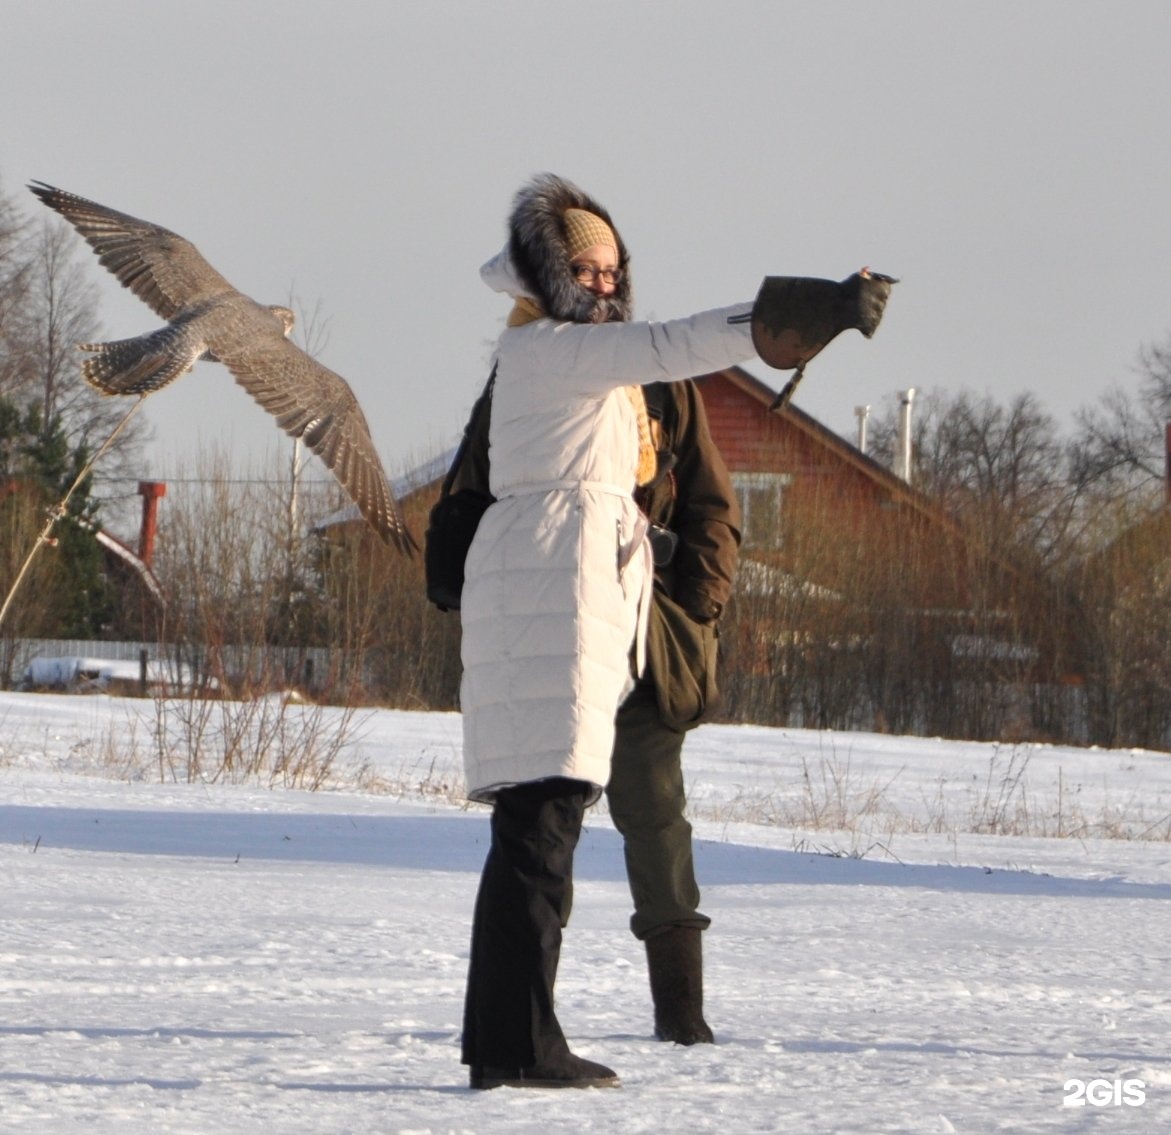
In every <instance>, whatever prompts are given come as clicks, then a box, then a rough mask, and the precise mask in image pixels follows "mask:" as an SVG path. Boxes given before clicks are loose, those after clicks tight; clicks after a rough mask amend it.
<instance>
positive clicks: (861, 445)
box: [854, 406, 870, 453]
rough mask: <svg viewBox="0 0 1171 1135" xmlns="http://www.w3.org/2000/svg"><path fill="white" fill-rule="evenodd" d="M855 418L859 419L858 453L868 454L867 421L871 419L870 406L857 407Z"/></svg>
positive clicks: (855, 408)
mask: <svg viewBox="0 0 1171 1135" xmlns="http://www.w3.org/2000/svg"><path fill="white" fill-rule="evenodd" d="M854 417H855V418H857V419H858V451H859V452H860V453H865V452H866V420H867V418H869V417H870V407H869V406H855V407H854Z"/></svg>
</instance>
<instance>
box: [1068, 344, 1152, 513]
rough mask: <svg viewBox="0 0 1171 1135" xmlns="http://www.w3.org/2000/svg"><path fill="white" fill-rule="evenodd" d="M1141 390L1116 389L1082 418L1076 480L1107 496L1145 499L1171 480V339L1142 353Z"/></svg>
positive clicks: (1076, 444)
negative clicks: (1169, 459) (1170, 464)
mask: <svg viewBox="0 0 1171 1135" xmlns="http://www.w3.org/2000/svg"><path fill="white" fill-rule="evenodd" d="M1136 370H1137V372H1138V375H1139V383H1138V389H1137V390H1135V391H1131V390H1127V389H1124V388H1123V387H1122V386H1120V385H1118V384H1115V385H1114V386H1113V387H1112V388H1111V389H1110V390H1108V391H1106V393H1105V394H1103V395H1102V397H1101V398H1100V399H1099V400H1098V404H1097V406H1095V407H1093V408H1091V409H1083V410H1080V411H1079V412H1078V414H1077V421H1078V426H1079V429H1078V433H1077V436H1076V438H1075V440H1074V449H1073V452H1074V466H1073V475H1074V478H1075V479H1076V480H1077V481H1078V482H1079V483H1080V484H1082V485H1085V486H1088V487H1090V488H1093V489H1094V490H1096V491H1097V492H1098V493H1099V494H1102V495H1112V496H1117V495H1119V494H1122V493H1130V494H1135V495H1137V496H1139V497H1140V498H1141V497H1144V496H1149V495H1152V494H1153V493H1155V492H1157V491H1158V490H1159V489H1160V487H1161V485H1162V482H1163V478H1164V477H1165V475H1166V466H1165V460H1166V459H1165V448H1164V436H1165V433H1164V431H1165V428H1166V423H1167V422H1168V421H1171V338H1168V339H1167V340H1166V341H1165V342H1164V343H1162V344H1161V345H1156V346H1150V347H1144V348H1143V349H1142V350H1141V351H1140V352H1139V359H1138V364H1137V366H1136Z"/></svg>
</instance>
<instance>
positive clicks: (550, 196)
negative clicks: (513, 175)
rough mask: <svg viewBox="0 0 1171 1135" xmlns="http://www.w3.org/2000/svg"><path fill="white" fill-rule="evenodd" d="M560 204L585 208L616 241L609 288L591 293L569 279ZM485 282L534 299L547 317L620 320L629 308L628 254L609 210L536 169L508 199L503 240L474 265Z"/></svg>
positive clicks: (631, 303) (580, 320)
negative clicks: (615, 276) (617, 275)
mask: <svg viewBox="0 0 1171 1135" xmlns="http://www.w3.org/2000/svg"><path fill="white" fill-rule="evenodd" d="M566 209H585V210H586V211H587V212H590V213H594V214H595V215H596V216H599V217H601V218H602V220H604V221H605V222H606V224H608V225H609V226H610V229H611V230H612V231H613V233H614V239H615V240H617V242H618V266H619V267H620V268H621V269H622V279H621V280H620V281H619V283H618V286H617V287H616V289H615V291H614V294H613V295H610V296H596V295H594V293H593V292H591V291H590V290H589V289H588V288H586V287H584V286H583V285H582V284H579V283H578V282H577V280H576V279H574V276H573V273H572V272H571V271H570V269H569V253H568V247H567V243H566V237H565V221H564V215H565V210H566ZM480 275H481V277H482V278H483V280H484V282H485V283H486V284H488V286H489V287H491V288H493V289H494V290H496V291H501V292H507V293H508V294H509V295H512V296H519V295H524V296H528V297H529V298H530V299H533V300H536V301H537V303H539V304H540V305H541V307H542V308H543V309H544V311H545V313H546V314H547V315H549V316H550V317H551V318H553V319H558V320H564V321H568V322H571V323H611V322H626V321H627V320H629V319H630V318H631V316H632V314H633V310H634V299H633V293H632V290H631V285H630V255H629V253H628V252H627V251H626V245H625V244H623V242H622V237H621V236H620V235H619V233H618V230H617V228H615V226H614V223H613V221H611V220H610V214H609V213H607V212H606V210H605V209H604V208H603V207H602V206H601V205H599V204H598V202H596V201H595V200H594V199H593V198H592V197H590V196H589V195H588V194H586V193H584V192H583V191H582V190H580V189H578V187H577V186H576V185H574V184H572V183H571V182H568V181H566V180H565V179H564V178H560V177H557V176H555V175H554V174H551V173H545V174H540V175H539V176H537V177H535V178H534V179H533V180H532V181H531V182H530V183H529V184H528V185H526V186H524V187H523V188H522V189H521V190H520V191H519V192H518V193H517V195H516V197H515V198H514V199H513V204H512V212H511V214H510V215H509V218H508V244H507V245H506V246H505V248H504V250H503V251H502V252H501V253H500V254H499V255H498V256H496V257H495V258H493V259H492V260H490V261H489V262H488V263H487V264H485V265H484V267H483V268H482V269H481V270H480Z"/></svg>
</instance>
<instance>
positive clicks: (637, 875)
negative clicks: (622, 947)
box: [606, 682, 711, 939]
mask: <svg viewBox="0 0 1171 1135" xmlns="http://www.w3.org/2000/svg"><path fill="white" fill-rule="evenodd" d="M616 724H617V732H616V736H615V740H614V756H613V759H612V761H611V763H610V783H609V784H607V785H606V797H607V799H608V800H609V802H610V815H611V816H612V817H613V820H614V826H615V827H616V828H617V829H618V830H619V831H620V832H621V833H622V838H623V840H624V841H625V843H624V848H625V854H626V875H627V878H628V879H629V881H630V894H631V897H632V898H633V899H634V914H633V916H632V917H631V919H630V928H631V930H632V931H633V932H634V935H635V937H636V938H640V939H645V938H650V937H653V936H654V935H655V934H656V933H659V932H661V931H663V930H666V929H668V928H670V927H672V926H694V927H696V928H698V929H700V930H706V929H707V927H708V926H709V925H710V923H711V919H710V918H708V917H707V915H705V914H701V913H700V912H699V910H698V909H697V908H698V906H699V887H698V886H697V885H696V882H695V863H694V860H693V858H692V850H691V825H690V824H689V823H688V822H687V819H686V817H685V816H684V809H685V807H686V805H687V796H686V793H685V790H684V785H683V765H682V753H683V741H684V738H685V737H686V736H687V735H686V734H685V733H680V732H678V731H677V730H675V729H671V728H669V727H668V726H666V725H664V724H663V720H662V718H661V717H660V716H659V707H658V702H657V699H656V697H655V689H654V686H653V685H652V684H651V683H650V682H639V683H638V685H637V686H635V688H634V690H633V692H632V693H631V694H630V696H629V697H628V698H627V699H626V701H624V702H623V703H622V705H621V706H620V707H619V710H618V717H617V722H616Z"/></svg>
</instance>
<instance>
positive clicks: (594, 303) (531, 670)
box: [460, 175, 754, 1087]
mask: <svg viewBox="0 0 1171 1135" xmlns="http://www.w3.org/2000/svg"><path fill="white" fill-rule="evenodd" d="M628 261H629V257H628V255H627V252H626V248H625V246H624V245H623V243H622V241H621V239H620V238H619V236H618V234H617V232H616V230H615V229H614V226H613V225H612V223H611V222H610V218H609V215H608V214H607V213H606V211H605V210H604V209H603V208H602V207H601V206H600V205H598V204H597V202H595V201H593V200H592V199H591V198H589V197H588V196H586V195H585V194H584V193H583V192H582V191H581V190H579V189H577V187H575V186H573V185H571V184H570V183H568V182H566V181H563V180H562V179H560V178H556V177H553V176H551V175H544V176H542V177H539V178H536V179H535V180H534V181H533V182H532V183H531V184H530V185H528V186H527V187H525V188H524V189H522V190H521V191H520V193H519V194H518V195H517V197H516V200H515V202H514V205H513V210H512V213H511V216H510V219H509V242H508V245H507V246H506V248H505V249H504V251H503V252H502V253H501V254H500V255H499V256H497V257H496V258H495V259H494V260H492V261H490V262H489V263H488V264H487V265H485V267H484V269H483V271H482V275H483V278H484V280H485V282H486V283H487V284H488V285H489V286H490V287H492V288H494V289H495V290H497V291H500V292H504V293H506V294H507V295H509V296H511V297H512V299H513V301H514V307H513V310H512V313H511V315H510V316H509V319H508V327H507V328H506V330H505V331H504V333H503V334H502V335H501V337H500V341H499V345H498V347H497V353H496V379H495V387H494V391H493V395H492V408H491V425H490V430H489V447H490V448H489V459H490V480H491V487H492V493H493V495H494V496H495V497H496V498H497V499H496V501H495V503H494V504H492V505H491V507H490V508H489V509H488V511H487V512H486V513H485V514H484V517H483V519H482V520H481V522H480V526H479V528H478V530H477V532H476V537H475V540H474V542H473V544H472V547H471V550H470V552H469V554H468V558H467V564H466V569H465V577H466V581H465V584H464V591H463V600H462V608H461V617H462V622H463V645H462V660H463V667H464V674H463V681H462V686H461V691H460V701H461V709H462V711H463V721H464V764H465V771H466V776H467V785H468V794H469V796H470V797H471V798H472V799H475V800H485V801H491V802H492V803H493V817H492V829H493V840H492V847H491V849H490V851H489V854H488V860H487V862H486V864H485V867H484V875H483V878H482V880H481V886H480V893H479V897H478V899H477V905H476V915H475V923H474V927H473V940H472V953H471V966H470V971H469V979H468V995H467V1002H466V1007H465V1020H464V1034H463V1060H464V1063H466V1064H469V1065H470V1066H471V1083H472V1086H473V1087H496V1086H498V1085H501V1084H509V1085H518V1086H529V1085H533V1086H544V1087H548V1086H585V1085H591V1084H596V1085H612V1084H617V1077H616V1076H615V1074H614V1073H613V1072H612V1071H611V1070H610V1069H608V1068H606V1067H604V1066H603V1065H600V1064H596V1063H593V1062H591V1061H588V1060H583V1059H582V1058H580V1057H577V1056H575V1055H574V1054H572V1053H571V1052H570V1051H569V1048H568V1045H567V1043H566V1041H565V1037H564V1034H563V1033H562V1031H561V1028H560V1025H559V1023H558V1021H557V1018H556V1015H555V1013H554V1011H553V981H554V978H555V976H556V968H557V959H558V953H559V949H560V941H561V929H562V927H563V926H564V925H565V923H566V922H567V920H568V917H569V905H570V901H571V888H572V862H573V850H574V847H575V846H576V843H577V839H578V835H579V834H580V828H581V821H582V815H583V812H584V808H585V807H586V806H587V805H588V804H589V803H592V802H593V801H594V800H596V799H597V797H598V795H599V794H600V792H601V790H602V787H603V786H604V785H605V783H606V781H607V779H608V775H609V765H610V754H611V752H612V750H613V747H614V715H615V712H616V711H617V708H618V705H619V704H620V702H621V699H622V697H623V696H624V694H625V693H626V692H627V691H628V690H629V688H630V683H631V665H632V663H633V665H634V666H635V667H636V668H637V666H638V665H639V664H640V659H641V644H642V641H643V630H644V627H643V617H644V616H645V614H646V612H647V605H648V604H649V600H650V586H651V569H652V565H651V558H650V550H649V543H648V541H647V539H646V530H647V524H646V520H645V518H644V517H643V515H642V514H641V512H640V511H639V508H638V506H637V505H636V504H635V501H634V496H633V492H634V489H635V487H636V486H637V485H638V484H639V483H642V482H644V481H645V480H647V479H649V477H650V476H651V475H652V474H653V471H654V446H653V440H652V438H651V431H650V426H649V423H648V420H647V415H646V406H645V403H644V401H643V399H642V393H641V384H644V383H649V382H662V381H674V380H681V379H685V378H689V377H692V376H694V375H697V374H704V373H708V372H710V371H715V370H719V369H722V368H724V367H727V366H730V365H733V364H735V363H738V362H742V361H744V360H746V359H748V358H751V357H752V356H753V354H754V351H753V346H752V339H751V332H750V327H749V323H748V316H749V314H750V312H751V309H752V304H751V302H747V303H742V304H739V305H736V306H734V307H728V308H723V309H719V310H714V311H709V312H704V313H702V314H699V315H694V316H691V317H690V318H686V319H680V320H674V321H670V322H665V323H635V322H630V321H629V320H630V315H631V306H632V305H631V289H630V277H629V271H628Z"/></svg>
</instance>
